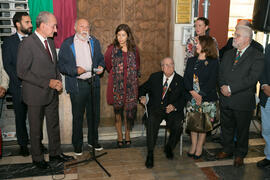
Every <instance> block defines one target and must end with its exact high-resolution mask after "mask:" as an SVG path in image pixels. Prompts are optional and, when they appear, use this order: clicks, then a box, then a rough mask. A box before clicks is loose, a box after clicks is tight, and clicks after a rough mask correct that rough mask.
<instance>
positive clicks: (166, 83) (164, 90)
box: [162, 78, 169, 99]
mask: <svg viewBox="0 0 270 180" xmlns="http://www.w3.org/2000/svg"><path fill="white" fill-rule="evenodd" d="M168 80H169V79H168V78H166V81H165V83H164V85H163V91H162V99H163V98H164V96H165V93H166V90H167V88H168Z"/></svg>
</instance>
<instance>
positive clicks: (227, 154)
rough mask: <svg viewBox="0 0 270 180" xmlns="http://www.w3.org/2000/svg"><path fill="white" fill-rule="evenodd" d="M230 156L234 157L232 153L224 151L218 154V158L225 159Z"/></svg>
mask: <svg viewBox="0 0 270 180" xmlns="http://www.w3.org/2000/svg"><path fill="white" fill-rule="evenodd" d="M229 157H232V154H230V153H226V152H223V151H222V152H220V153H218V154H217V155H216V159H225V158H229Z"/></svg>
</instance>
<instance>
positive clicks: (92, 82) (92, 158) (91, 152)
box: [66, 46, 111, 177]
mask: <svg viewBox="0 0 270 180" xmlns="http://www.w3.org/2000/svg"><path fill="white" fill-rule="evenodd" d="M90 49H91V46H90ZM95 78H96V74H95V72H94V67H93V65H92V69H91V79H90V81H89V83H90V85H91V93H90V94H91V98H92V100H91V108H92V120H93V124H92V125H93V126H92V127H93V128H92V142H93V143H95V123H96V122H95V117H96V107H95V106H94V105H95V98H94V97H95V96H94V95H95V87H94V85H95ZM106 154H107V152H104V153H102V154H99V155H96V150H95V144H92V148H90V150H89V155H90V156H89V157H88V158H87V159H85V160H82V161H78V162H75V163H71V164H68V165H66V167H67V168H69V167H71V166H74V165H78V164H82V163H87V162H90V161H95V162H96V163H97V164H98V165H99V167H100V168H101V169H102V170H103V171H104V172H105V173H106V174H107V175H108V176H109V177H111V174H110V173H109V172H108V171H107V170H106V169H105V168H104V166H102V164H101V163H100V162H99V161H98V160H97V158H99V157H101V156H103V155H106Z"/></svg>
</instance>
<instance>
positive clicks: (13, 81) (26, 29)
mask: <svg viewBox="0 0 270 180" xmlns="http://www.w3.org/2000/svg"><path fill="white" fill-rule="evenodd" d="M13 24H14V26H15V27H16V30H17V32H16V33H15V34H13V35H11V36H9V37H7V38H5V39H4V43H3V46H2V51H3V52H2V53H3V64H4V68H5V70H6V72H7V73H8V75H9V78H10V83H9V92H10V93H11V95H12V101H13V108H14V112H15V123H16V136H17V141H18V144H19V145H20V155H22V156H28V155H29V150H28V147H27V144H28V139H29V138H28V133H27V128H26V114H27V106H26V104H25V103H24V102H23V101H22V95H21V84H22V82H21V80H20V79H19V78H18V77H17V72H16V64H17V51H18V46H19V44H20V42H21V41H22V40H23V39H24V38H26V37H27V36H28V35H30V34H31V33H32V23H31V19H30V16H29V14H28V13H27V12H17V13H16V14H15V15H14V17H13ZM41 140H42V138H41ZM40 143H41V142H40ZM41 146H42V150H43V151H45V150H46V148H45V147H44V146H43V144H42V143H41Z"/></svg>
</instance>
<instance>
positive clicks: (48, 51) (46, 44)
mask: <svg viewBox="0 0 270 180" xmlns="http://www.w3.org/2000/svg"><path fill="white" fill-rule="evenodd" d="M44 43H45V47H46V48H45V49H46V51H47V53H48V54H49V56H50V58H51V60H52V61H53V59H52V55H51V52H50V50H49V46H48V42H47V40H45V41H44Z"/></svg>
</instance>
